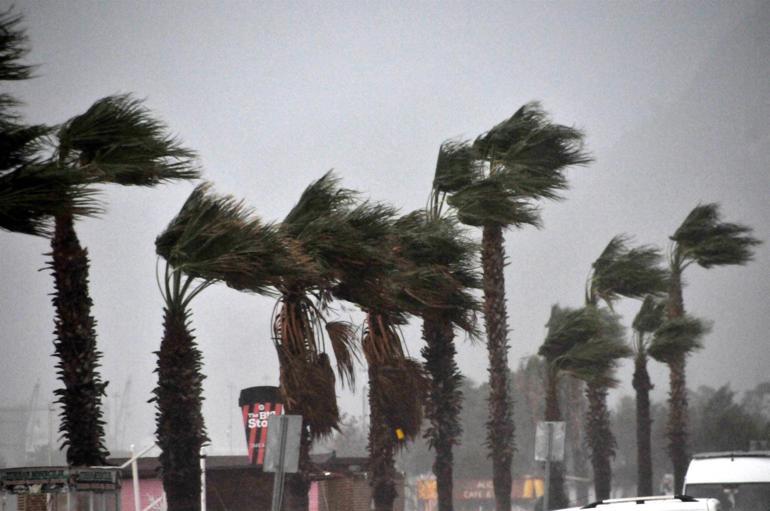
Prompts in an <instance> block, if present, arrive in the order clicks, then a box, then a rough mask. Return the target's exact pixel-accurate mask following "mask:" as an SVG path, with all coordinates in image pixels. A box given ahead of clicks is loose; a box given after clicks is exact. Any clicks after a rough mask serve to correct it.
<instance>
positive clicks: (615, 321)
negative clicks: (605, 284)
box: [538, 305, 630, 386]
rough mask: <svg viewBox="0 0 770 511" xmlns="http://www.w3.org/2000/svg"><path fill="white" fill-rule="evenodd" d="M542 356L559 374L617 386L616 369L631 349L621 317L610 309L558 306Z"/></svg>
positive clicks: (549, 327)
mask: <svg viewBox="0 0 770 511" xmlns="http://www.w3.org/2000/svg"><path fill="white" fill-rule="evenodd" d="M547 326H548V333H547V334H546V339H545V341H544V342H543V345H542V346H541V347H540V349H539V351H538V354H539V355H541V356H543V357H545V359H546V360H547V361H548V363H549V364H550V365H551V366H552V367H554V368H555V369H557V370H559V371H563V372H565V373H567V374H570V375H572V376H574V377H576V378H578V379H580V380H583V381H586V382H589V383H595V384H596V385H608V386H613V385H615V384H616V383H617V381H616V380H615V379H614V377H613V374H612V373H613V372H614V369H615V367H616V366H617V365H618V363H619V360H620V359H621V358H625V357H628V356H629V355H630V350H629V348H628V347H627V346H626V344H625V341H624V336H625V332H624V328H623V326H622V325H621V324H620V321H619V318H618V316H617V315H615V314H613V313H612V312H611V311H608V310H606V309H598V308H596V307H593V306H587V307H583V308H580V309H570V308H561V307H559V306H558V305H554V306H553V307H552V308H551V317H550V319H549V320H548V323H547Z"/></svg>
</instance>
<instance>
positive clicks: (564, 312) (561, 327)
mask: <svg viewBox="0 0 770 511" xmlns="http://www.w3.org/2000/svg"><path fill="white" fill-rule="evenodd" d="M596 312H597V311H596V309H595V308H592V307H583V308H581V309H570V308H562V307H559V306H558V305H553V306H552V307H551V317H550V318H549V319H548V323H546V326H547V328H548V332H547V334H546V338H545V341H544V342H543V344H542V346H540V349H539V350H538V355H540V356H542V357H543V358H544V359H545V361H546V371H545V417H544V418H545V420H546V421H561V420H562V413H561V409H560V406H559V392H558V388H559V381H560V378H561V377H562V376H565V375H569V376H573V377H575V378H578V379H581V380H590V379H591V378H592V377H593V375H594V370H593V366H592V365H591V359H590V355H591V350H593V349H596V348H595V346H594V344H589V342H590V341H593V340H595V339H599V338H600V337H599V334H600V332H601V326H602V325H601V322H600V316H599V315H598V314H597V313H596ZM613 349H614V346H613ZM587 354H588V355H589V356H587ZM548 501H549V503H550V504H551V505H552V506H553V507H554V508H560V507H566V506H567V505H568V501H567V495H566V493H565V491H564V465H563V464H562V463H560V462H554V463H552V464H551V475H550V480H549V495H548Z"/></svg>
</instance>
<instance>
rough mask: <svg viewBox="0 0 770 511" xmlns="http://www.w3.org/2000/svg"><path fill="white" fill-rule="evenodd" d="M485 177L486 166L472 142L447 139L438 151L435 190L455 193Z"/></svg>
mask: <svg viewBox="0 0 770 511" xmlns="http://www.w3.org/2000/svg"><path fill="white" fill-rule="evenodd" d="M483 177H484V166H483V165H482V164H481V163H480V162H479V160H478V157H477V155H476V153H475V152H474V150H473V147H472V145H471V143H470V142H468V141H463V140H447V141H446V142H444V143H443V144H441V147H440V148H439V151H438V158H437V159H436V172H435V174H434V177H433V190H435V191H437V192H441V193H454V192H457V191H459V190H462V189H463V188H464V187H466V186H469V185H471V184H473V183H476V182H478V181H479V180H481V179H482V178H483Z"/></svg>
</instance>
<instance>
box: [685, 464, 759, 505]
mask: <svg viewBox="0 0 770 511" xmlns="http://www.w3.org/2000/svg"><path fill="white" fill-rule="evenodd" d="M682 493H684V494H685V495H689V496H691V497H711V498H715V499H718V500H719V502H720V503H721V504H722V511H770V451H755V452H714V453H703V454H696V455H695V456H693V459H692V461H690V466H689V467H688V468H687V475H685V478H684V489H683V492H682Z"/></svg>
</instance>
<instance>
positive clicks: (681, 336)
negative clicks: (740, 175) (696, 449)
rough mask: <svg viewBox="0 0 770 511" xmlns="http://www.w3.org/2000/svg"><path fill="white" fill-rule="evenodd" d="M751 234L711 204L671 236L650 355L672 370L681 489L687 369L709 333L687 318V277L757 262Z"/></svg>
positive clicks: (674, 453) (673, 437) (671, 434)
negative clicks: (694, 271)
mask: <svg viewBox="0 0 770 511" xmlns="http://www.w3.org/2000/svg"><path fill="white" fill-rule="evenodd" d="M751 231H752V229H751V228H750V227H747V226H745V225H741V224H733V223H728V222H723V221H722V218H721V215H720V212H719V205H718V204H715V203H711V204H700V205H698V206H696V207H695V208H694V209H693V210H692V211H691V212H690V214H689V215H687V218H685V220H684V222H682V225H680V226H679V228H678V229H677V230H676V232H675V233H674V235H673V236H671V241H672V244H671V248H670V253H669V270H670V273H671V282H670V284H669V290H668V302H667V304H666V321H665V323H664V325H663V326H662V327H661V329H659V331H658V332H657V333H656V335H655V339H653V343H652V346H651V347H650V355H651V356H652V357H653V358H655V359H656V360H659V361H661V362H664V363H665V364H667V365H668V367H669V369H670V386H671V389H670V393H669V418H668V427H667V435H668V440H669V446H668V449H669V455H670V457H671V462H672V464H673V465H674V488H675V489H676V490H679V489H680V488H682V487H683V484H684V475H685V471H686V470H687V463H688V462H689V454H688V447H687V384H686V375H685V366H686V362H687V356H688V355H689V354H690V353H691V352H692V351H694V350H695V349H698V348H699V347H700V342H699V340H698V338H699V337H700V336H701V335H703V333H704V331H705V327H704V325H703V324H702V323H700V322H699V321H698V320H696V319H694V318H692V317H688V316H687V315H686V314H685V309H684V300H683V297H682V287H683V282H682V274H683V273H684V270H686V269H687V268H688V267H689V266H690V265H692V264H697V265H699V266H701V267H702V268H705V269H710V268H713V267H715V266H727V265H743V264H746V263H747V262H749V261H751V259H752V258H753V248H752V247H754V246H756V245H758V244H760V241H759V240H757V239H756V238H754V237H752V236H751Z"/></svg>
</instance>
